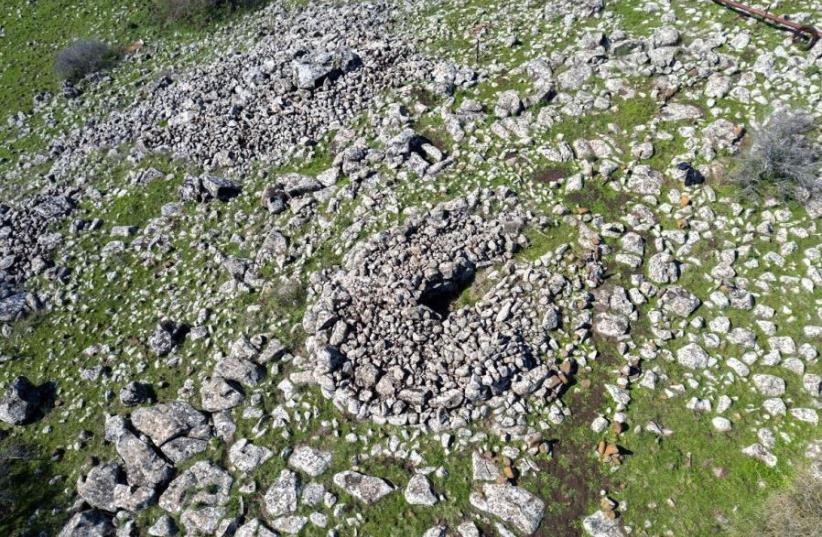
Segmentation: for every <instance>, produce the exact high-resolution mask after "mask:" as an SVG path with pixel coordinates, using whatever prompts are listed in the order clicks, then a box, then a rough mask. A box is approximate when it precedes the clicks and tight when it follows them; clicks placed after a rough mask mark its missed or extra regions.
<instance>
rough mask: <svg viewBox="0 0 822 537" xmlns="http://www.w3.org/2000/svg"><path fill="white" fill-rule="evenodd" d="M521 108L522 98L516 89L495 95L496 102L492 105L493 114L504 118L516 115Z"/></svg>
mask: <svg viewBox="0 0 822 537" xmlns="http://www.w3.org/2000/svg"><path fill="white" fill-rule="evenodd" d="M522 110H523V105H522V99H520V96H519V93H517V91H516V90H508V91H503V92H502V93H500V94H499V97H497V104H496V106H495V107H494V114H495V115H496V116H497V117H500V118H505V117H511V116H517V115H519V113H520V112H522Z"/></svg>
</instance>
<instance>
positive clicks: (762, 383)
mask: <svg viewBox="0 0 822 537" xmlns="http://www.w3.org/2000/svg"><path fill="white" fill-rule="evenodd" d="M751 379H752V380H753V383H754V386H756V390H757V391H758V392H759V393H761V394H762V395H764V396H767V397H779V396H781V395H784V394H785V380H784V379H782V378H781V377H777V376H775V375H765V374H756V375H754V376H753V377H751Z"/></svg>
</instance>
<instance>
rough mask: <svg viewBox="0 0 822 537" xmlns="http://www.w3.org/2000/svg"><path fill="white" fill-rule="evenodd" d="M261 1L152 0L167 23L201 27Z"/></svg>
mask: <svg viewBox="0 0 822 537" xmlns="http://www.w3.org/2000/svg"><path fill="white" fill-rule="evenodd" d="M262 1H263V0H154V4H155V5H156V7H157V12H158V15H159V16H160V18H161V19H163V20H165V21H168V22H184V23H187V24H193V25H202V24H205V23H207V22H209V21H210V20H213V19H215V18H217V17H219V16H220V15H222V14H225V13H227V12H229V11H232V10H236V9H242V8H249V7H253V6H255V5H257V4H260V3H262Z"/></svg>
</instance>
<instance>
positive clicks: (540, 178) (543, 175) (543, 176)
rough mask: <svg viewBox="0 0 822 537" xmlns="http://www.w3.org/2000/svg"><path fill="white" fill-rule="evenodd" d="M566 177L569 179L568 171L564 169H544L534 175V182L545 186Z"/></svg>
mask: <svg viewBox="0 0 822 537" xmlns="http://www.w3.org/2000/svg"><path fill="white" fill-rule="evenodd" d="M566 177H568V170H566V169H564V168H543V169H542V170H538V171H537V172H536V173H534V175H533V179H534V181H536V182H537V183H543V184H550V183H556V182H557V181H559V180H561V179H565V178H566Z"/></svg>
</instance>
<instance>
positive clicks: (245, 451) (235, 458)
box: [228, 438, 273, 472]
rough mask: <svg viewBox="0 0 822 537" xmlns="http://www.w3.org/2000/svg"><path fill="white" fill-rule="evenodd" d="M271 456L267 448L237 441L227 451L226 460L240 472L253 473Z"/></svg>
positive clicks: (243, 439) (242, 439) (244, 441)
mask: <svg viewBox="0 0 822 537" xmlns="http://www.w3.org/2000/svg"><path fill="white" fill-rule="evenodd" d="M272 455H273V453H272V451H271V450H270V449H268V448H267V447H263V446H255V445H254V444H252V443H250V442H249V441H248V440H247V439H245V438H241V439H239V440H237V441H236V442H235V443H234V445H232V446H231V449H229V450H228V460H229V462H230V463H231V465H232V466H234V467H235V468H236V469H238V470H240V471H242V472H253V471H255V470H256V469H257V468H259V466H260V465H262V464H263V463H265V462H266V461H267V460H268V459H270V458H271V456H272Z"/></svg>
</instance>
